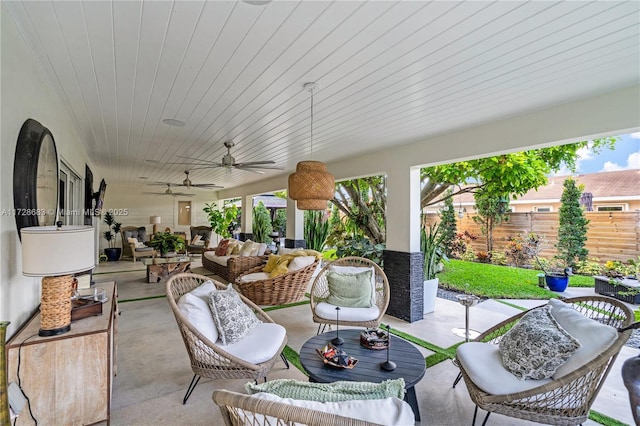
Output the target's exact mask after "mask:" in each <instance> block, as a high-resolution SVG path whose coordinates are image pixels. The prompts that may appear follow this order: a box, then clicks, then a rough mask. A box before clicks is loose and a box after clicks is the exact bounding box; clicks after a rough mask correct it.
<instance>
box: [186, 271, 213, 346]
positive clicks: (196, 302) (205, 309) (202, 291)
mask: <svg viewBox="0 0 640 426" xmlns="http://www.w3.org/2000/svg"><path fill="white" fill-rule="evenodd" d="M214 289H215V287H214V285H213V283H212V282H211V281H205V282H204V283H202V284H200V285H199V286H198V287H196V288H194V289H193V290H191V291H190V292H189V293H185V294H183V295H182V297H180V300H178V308H180V311H181V312H182V313H183V314H184V316H185V317H187V320H188V321H189V322H190V323H191V325H193V326H194V327H195V328H196V329H197V330H198V331H199V332H200V334H202V335H203V336H204V337H206V338H207V339H209V340H210V341H211V342H212V343H215V342H216V341H217V340H218V329H217V328H216V324H215V322H214V321H213V315H211V309H210V308H209V295H210V294H211V292H213V290H214Z"/></svg>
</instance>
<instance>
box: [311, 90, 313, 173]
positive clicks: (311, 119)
mask: <svg viewBox="0 0 640 426" xmlns="http://www.w3.org/2000/svg"><path fill="white" fill-rule="evenodd" d="M311 159H312V160H313V89H311Z"/></svg>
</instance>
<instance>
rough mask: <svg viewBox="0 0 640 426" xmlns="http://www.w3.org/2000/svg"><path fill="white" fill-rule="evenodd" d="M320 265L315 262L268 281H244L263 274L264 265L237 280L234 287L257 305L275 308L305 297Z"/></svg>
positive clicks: (250, 270)
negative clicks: (251, 275) (249, 277)
mask: <svg viewBox="0 0 640 426" xmlns="http://www.w3.org/2000/svg"><path fill="white" fill-rule="evenodd" d="M318 263H319V262H318V261H315V262H314V263H312V264H311V265H308V266H306V267H304V268H302V269H299V270H297V271H292V272H287V273H286V274H284V275H279V276H277V277H274V278H269V279H266V280H257V281H248V282H245V281H243V277H246V276H248V275H249V274H254V273H257V272H261V271H262V269H263V268H264V266H263V265H260V266H256V267H255V268H252V269H249V270H248V271H246V272H245V273H243V274H242V275H240V276H239V277H238V278H236V281H235V283H234V286H235V287H236V288H237V289H238V290H239V291H240V292H241V293H242V294H243V295H244V296H245V297H246V298H247V299H249V300H251V301H252V302H253V303H255V304H256V305H260V306H265V305H267V306H274V305H283V304H285V303H293V302H297V301H298V300H300V299H302V298H303V297H304V293H305V292H306V291H307V288H308V286H309V282H310V281H311V277H312V276H313V273H314V271H315V270H316V268H317V267H318Z"/></svg>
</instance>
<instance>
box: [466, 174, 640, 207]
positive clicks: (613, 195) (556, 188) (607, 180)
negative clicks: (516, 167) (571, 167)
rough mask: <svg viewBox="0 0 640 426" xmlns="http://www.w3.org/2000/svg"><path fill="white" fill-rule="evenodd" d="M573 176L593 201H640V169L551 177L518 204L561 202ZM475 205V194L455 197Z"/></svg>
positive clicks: (519, 200)
mask: <svg viewBox="0 0 640 426" xmlns="http://www.w3.org/2000/svg"><path fill="white" fill-rule="evenodd" d="M571 176H573V177H574V178H575V179H576V182H577V183H578V185H584V192H590V193H591V194H592V195H593V199H594V200H597V199H636V200H637V199H640V169H631V170H619V171H614V172H598V173H589V174H583V175H567V176H550V177H549V183H547V185H545V186H541V187H540V188H538V189H537V190H531V191H529V192H527V193H526V194H525V195H523V196H522V197H518V199H517V200H516V203H517V202H534V201H540V200H547V201H551V200H555V201H559V200H560V197H561V196H562V191H563V190H564V186H563V184H564V181H565V179H567V178H568V177H571ZM459 202H461V203H463V204H465V205H468V204H474V199H473V194H463V195H462V196H456V197H454V204H455V203H459Z"/></svg>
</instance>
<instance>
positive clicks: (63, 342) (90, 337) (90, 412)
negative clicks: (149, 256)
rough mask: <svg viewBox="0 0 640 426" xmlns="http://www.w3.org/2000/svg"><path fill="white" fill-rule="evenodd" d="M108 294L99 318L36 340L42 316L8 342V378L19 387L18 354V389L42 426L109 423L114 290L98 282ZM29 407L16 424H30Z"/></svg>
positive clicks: (113, 363) (113, 358) (113, 369)
mask: <svg viewBox="0 0 640 426" xmlns="http://www.w3.org/2000/svg"><path fill="white" fill-rule="evenodd" d="M97 286H98V287H100V288H103V289H104V290H105V291H106V295H107V297H108V300H107V301H106V302H105V303H104V305H103V309H102V315H100V316H93V317H88V318H84V319H81V320H78V321H74V322H72V323H71V331H69V332H68V333H65V334H61V335H59V336H52V337H40V336H38V329H39V328H40V313H37V314H36V315H34V316H33V317H32V318H31V319H30V320H29V321H28V322H27V323H26V324H25V325H24V326H23V327H22V329H21V330H20V331H19V332H18V333H17V334H16V335H15V336H13V337H12V338H11V340H9V342H8V343H7V358H8V378H9V381H10V382H16V384H17V383H18V379H17V368H18V353H19V352H20V379H21V381H22V386H21V387H22V390H23V391H24V393H25V394H26V395H27V396H28V397H29V399H30V401H31V409H32V411H33V416H34V417H35V418H36V420H37V421H38V423H39V424H42V425H87V424H92V423H97V422H101V421H107V422H109V415H110V411H111V390H112V383H113V376H114V375H115V374H116V347H117V346H116V338H117V311H118V302H117V287H116V283H115V282H106V283H98V284H97ZM31 424H33V420H32V419H31V417H30V416H29V411H28V408H27V407H26V406H25V408H24V410H23V411H22V413H21V414H20V416H19V417H18V418H17V422H16V425H31Z"/></svg>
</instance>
